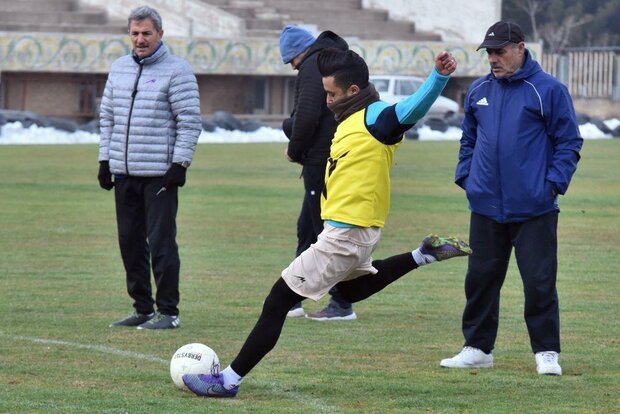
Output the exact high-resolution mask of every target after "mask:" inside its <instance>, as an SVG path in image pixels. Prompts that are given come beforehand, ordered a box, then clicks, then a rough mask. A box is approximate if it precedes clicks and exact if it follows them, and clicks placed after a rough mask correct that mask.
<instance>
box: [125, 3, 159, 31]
mask: <svg viewBox="0 0 620 414" xmlns="http://www.w3.org/2000/svg"><path fill="white" fill-rule="evenodd" d="M145 19H151V21H152V22H153V26H154V27H155V30H156V31H157V32H161V16H160V15H159V12H158V11H157V10H155V9H154V8H152V7H149V6H140V7H136V8H135V9H133V10H132V11H131V13H129V18H128V19H127V30H129V26H131V22H133V21H137V22H140V21H142V20H145Z"/></svg>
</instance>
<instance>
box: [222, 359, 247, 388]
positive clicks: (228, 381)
mask: <svg viewBox="0 0 620 414" xmlns="http://www.w3.org/2000/svg"><path fill="white" fill-rule="evenodd" d="M222 376H223V377H224V388H226V389H227V390H229V389H231V388H233V387H236V386H237V385H239V384H241V381H243V377H242V376H241V375H239V374H237V373H236V372H235V370H233V369H232V368H231V367H230V365H229V366H228V367H227V368H226V369H224V371H222Z"/></svg>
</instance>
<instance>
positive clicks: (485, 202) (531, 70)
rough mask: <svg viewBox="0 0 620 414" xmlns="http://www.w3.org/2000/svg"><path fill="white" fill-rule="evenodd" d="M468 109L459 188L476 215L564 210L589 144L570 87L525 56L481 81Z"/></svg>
mask: <svg viewBox="0 0 620 414" xmlns="http://www.w3.org/2000/svg"><path fill="white" fill-rule="evenodd" d="M464 107H465V119H464V120H463V124H462V129H463V135H462V137H461V148H460V152H459V162H458V165H457V167H456V175H455V182H456V184H458V185H459V186H461V187H462V188H464V189H465V190H466V193H467V199H468V200H469V206H470V209H471V211H472V212H474V213H477V214H481V215H484V216H486V217H489V218H491V219H493V220H495V221H497V222H500V223H507V222H519V221H525V220H528V219H530V218H533V217H537V216H541V215H543V214H546V213H549V212H552V211H559V207H558V200H557V194H564V193H565V192H566V190H567V189H568V185H569V183H570V180H571V178H572V176H573V174H574V172H575V170H576V168H577V162H578V161H579V151H580V150H581V146H582V144H583V139H582V138H581V136H580V133H579V125H578V123H577V120H576V117H575V110H574V108H573V103H572V99H571V97H570V95H569V93H568V90H567V89H566V87H565V86H564V85H563V84H562V83H560V82H559V81H558V80H557V79H555V78H554V77H552V76H551V75H549V74H548V73H545V72H544V71H543V70H542V68H541V67H540V65H539V64H538V62H536V61H535V60H533V59H532V58H531V56H530V53H529V51H527V50H526V56H525V61H524V63H523V66H522V67H521V69H520V70H518V71H517V72H515V73H514V74H513V75H512V76H510V77H508V78H496V77H495V76H494V75H493V74H492V73H490V74H488V75H487V76H485V77H482V78H479V79H477V80H476V81H475V82H474V83H473V84H472V85H471V87H470V89H469V92H468V94H467V98H466V101H465V103H464Z"/></svg>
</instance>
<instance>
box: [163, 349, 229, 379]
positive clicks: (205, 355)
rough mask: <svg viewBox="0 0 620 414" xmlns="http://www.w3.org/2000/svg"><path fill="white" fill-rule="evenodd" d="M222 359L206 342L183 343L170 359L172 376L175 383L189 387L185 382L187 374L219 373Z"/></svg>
mask: <svg viewBox="0 0 620 414" xmlns="http://www.w3.org/2000/svg"><path fill="white" fill-rule="evenodd" d="M219 372H220V360H219V359H218V357H217V355H216V354H215V351H213V350H212V349H211V348H209V347H208V346H206V345H204V344H198V343H194V344H187V345H183V346H182V347H180V348H179V349H177V351H176V352H175V353H174V355H172V359H171V360H170V377H172V381H173V382H174V384H175V385H176V386H177V387H179V388H181V389H187V387H186V386H185V384H184V383H183V375H185V374H213V375H215V374H218V373H219Z"/></svg>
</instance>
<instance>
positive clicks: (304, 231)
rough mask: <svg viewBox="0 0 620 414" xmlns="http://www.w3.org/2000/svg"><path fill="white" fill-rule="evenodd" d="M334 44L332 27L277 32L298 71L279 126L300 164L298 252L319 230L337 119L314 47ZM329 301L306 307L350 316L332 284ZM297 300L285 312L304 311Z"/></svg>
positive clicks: (338, 41) (289, 154)
mask: <svg viewBox="0 0 620 414" xmlns="http://www.w3.org/2000/svg"><path fill="white" fill-rule="evenodd" d="M329 47H335V48H338V49H342V50H347V49H348V48H349V45H348V44H347V42H346V41H345V40H344V39H343V38H341V37H340V36H338V35H337V34H336V33H334V32H331V31H325V32H323V33H321V34H320V35H319V36H318V37H317V38H316V39H315V38H314V36H313V35H312V34H311V33H310V32H309V31H307V30H305V29H303V28H302V27H299V26H292V25H289V26H286V27H285V28H284V29H283V30H282V33H281V35H280V53H281V55H282V61H283V62H284V63H285V64H289V63H290V64H291V66H292V68H293V69H294V70H297V71H299V73H298V74H297V79H296V80H295V94H294V105H293V113H292V114H291V116H290V117H289V118H287V119H285V120H284V122H283V123H282V129H283V130H284V133H285V134H286V136H287V137H288V138H289V144H288V147H287V149H286V154H285V155H286V158H287V159H288V160H289V161H291V162H296V163H298V164H301V165H302V166H303V167H302V172H301V176H302V177H303V180H304V190H305V195H304V199H303V203H302V205H301V212H300V213H299V218H298V220H297V251H296V256H299V255H300V254H301V253H302V252H303V251H304V250H306V249H307V248H308V247H310V245H311V244H312V243H315V242H316V240H317V236H318V235H319V233H321V231H322V230H323V220H322V219H321V192H322V191H323V188H324V186H325V166H326V164H327V158H328V157H329V147H330V145H331V141H332V138H333V136H334V132H335V131H336V126H337V123H336V120H335V119H334V114H333V113H332V112H331V111H330V110H329V108H327V104H326V95H325V90H324V89H323V81H322V77H321V74H320V72H319V68H318V65H317V56H318V52H320V51H321V50H323V49H326V48H329ZM329 293H330V295H331V298H330V301H329V304H328V305H327V306H326V307H325V308H324V309H323V310H321V311H319V312H314V313H309V314H308V315H306V317H308V318H310V319H314V320H321V321H325V320H355V319H357V315H356V314H355V312H354V311H353V306H352V305H351V303H349V302H347V301H346V300H345V299H343V298H342V297H341V295H340V294H339V293H338V290H337V289H336V288H333V289H332V290H330V292H329ZM304 314H305V312H304V310H303V308H302V306H301V302H300V303H298V304H296V305H295V306H294V307H293V308H292V309H291V310H290V311H289V313H288V316H289V317H296V316H304Z"/></svg>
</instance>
